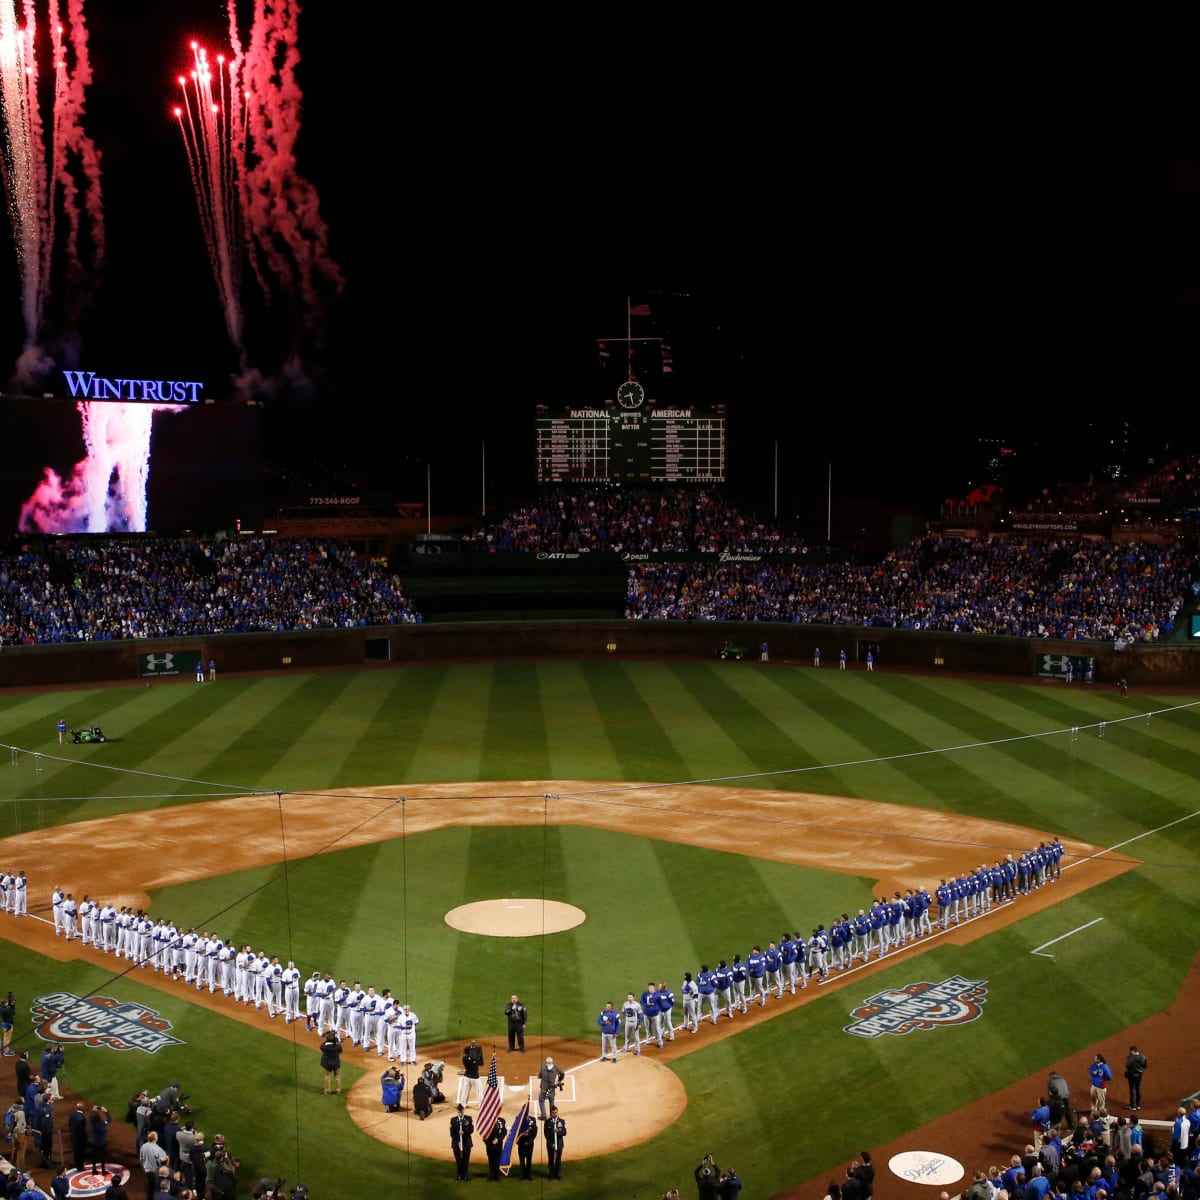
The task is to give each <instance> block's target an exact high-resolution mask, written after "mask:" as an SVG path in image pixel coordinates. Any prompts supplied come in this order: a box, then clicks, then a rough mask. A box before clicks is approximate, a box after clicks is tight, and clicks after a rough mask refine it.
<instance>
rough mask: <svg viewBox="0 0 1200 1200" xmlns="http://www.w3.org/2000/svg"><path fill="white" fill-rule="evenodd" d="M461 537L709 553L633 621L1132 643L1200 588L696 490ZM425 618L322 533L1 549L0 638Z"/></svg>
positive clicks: (1145, 561) (1078, 541)
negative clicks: (873, 538) (876, 530)
mask: <svg viewBox="0 0 1200 1200" xmlns="http://www.w3.org/2000/svg"><path fill="white" fill-rule="evenodd" d="M464 545H466V546H468V547H471V546H476V547H479V546H486V547H488V548H490V549H492V550H495V551H497V552H519V553H533V552H537V553H549V552H570V551H579V552H583V551H610V552H622V553H636V554H642V553H645V554H655V553H659V554H667V555H686V554H689V553H693V554H697V555H700V554H703V555H707V556H709V558H708V560H707V561H699V560H697V561H686V560H680V561H668V562H636V563H633V564H631V565H630V567H629V571H628V577H627V586H626V606H625V616H626V617H627V618H628V619H629V620H689V621H696V620H707V621H786V622H789V623H802V624H810V623H811V624H827V625H842V626H859V627H863V626H866V627H872V626H873V627H876V628H893V629H918V630H919V629H926V630H940V631H953V632H960V633H985V634H1002V635H1009V636H1015V637H1026V638H1034V637H1036V638H1064V639H1094V640H1101V641H1126V642H1137V641H1156V640H1158V639H1160V638H1163V637H1165V636H1168V635H1169V634H1170V633H1172V632H1173V631H1174V628H1175V622H1176V618H1177V617H1178V615H1179V613H1180V610H1181V609H1182V608H1183V606H1184V604H1185V602H1186V601H1187V599H1188V597H1189V596H1190V595H1193V594H1194V593H1195V591H1196V588H1195V587H1194V585H1193V575H1194V573H1195V571H1196V570H1197V559H1196V556H1195V555H1194V554H1193V553H1192V552H1191V551H1189V550H1187V549H1185V548H1183V547H1181V546H1180V545H1178V544H1174V543H1158V542H1148V541H1141V542H1130V543H1125V544H1119V545H1118V544H1116V543H1114V542H1109V541H1101V540H1095V539H1090V538H1084V537H1064V536H1059V537H1048V538H1029V537H1016V536H1012V535H997V536H991V537H978V538H966V539H964V538H959V537H949V536H946V535H943V534H940V533H936V532H927V533H923V534H921V535H920V536H918V537H917V538H915V539H914V540H913V541H912V542H911V543H910V544H909V545H908V546H905V547H903V548H901V549H898V550H893V551H891V552H890V553H888V554H887V555H885V556H884V557H882V558H881V559H879V560H878V561H875V562H870V563H864V562H861V561H839V560H838V558H837V556H836V555H833V554H831V553H830V552H829V551H828V549H825V550H822V551H821V552H819V553H817V552H813V551H812V550H811V549H810V548H809V547H808V546H807V545H806V544H805V543H804V542H803V540H801V539H798V538H796V537H793V536H789V535H788V534H787V533H786V532H785V531H784V530H783V529H781V528H780V527H779V526H777V525H775V524H772V523H769V522H762V521H758V520H756V519H755V518H754V517H753V516H746V515H744V514H742V513H740V512H739V511H738V509H737V508H735V507H733V506H730V505H726V504H724V503H723V502H722V501H721V500H720V498H719V497H718V496H717V495H715V494H714V493H711V492H707V491H695V492H685V491H682V490H673V491H666V492H660V493H651V492H641V491H633V492H606V491H602V490H595V491H591V492H583V493H578V494H571V493H565V492H551V493H548V494H547V495H546V496H545V497H543V498H542V499H541V500H539V501H538V502H537V503H536V504H531V505H529V506H527V507H524V508H521V509H518V510H517V511H515V512H513V513H511V514H509V515H508V516H507V517H505V518H503V519H502V520H501V521H499V522H497V523H496V524H493V525H490V526H488V527H487V528H486V529H480V530H476V531H475V532H474V533H472V534H469V535H467V536H466V538H465V539H464ZM714 554H719V555H721V556H722V557H721V558H720V559H713V558H712V557H711V556H712V555H714ZM421 620H422V617H421V614H420V613H419V612H418V611H417V609H416V608H415V606H414V605H413V604H412V602H411V601H410V600H409V599H408V597H407V596H406V595H405V594H404V589H403V585H402V582H401V580H400V578H399V576H398V575H397V574H396V573H395V571H394V570H392V569H391V568H389V567H388V566H386V565H383V564H381V563H379V562H376V561H374V560H363V559H361V558H359V557H358V556H357V555H356V554H355V553H354V551H353V550H352V549H351V548H350V547H349V546H348V545H346V544H345V543H343V542H339V541H338V540H336V539H332V538H281V539H267V538H263V537H248V538H239V539H230V540H208V539H204V538H195V539H193V538H164V537H152V538H146V539H132V538H79V539H73V540H70V541H64V542H61V543H60V542H50V543H38V544H36V545H28V544H27V545H24V546H22V547H21V548H19V549H17V550H15V551H13V552H10V553H8V554H4V555H0V645H2V644H13V643H16V644H30V645H32V644H42V643H56V642H58V643H62V642H78V641H100V640H115V639H127V638H153V637H178V636H202V635H209V634H224V633H250V632H272V631H286V630H303V629H319V628H348V627H354V626H367V625H391V624H399V623H415V622H420V621H421Z"/></svg>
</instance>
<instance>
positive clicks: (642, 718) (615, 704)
mask: <svg viewBox="0 0 1200 1200" xmlns="http://www.w3.org/2000/svg"><path fill="white" fill-rule="evenodd" d="M657 666H658V664H656V663H633V664H625V663H608V662H603V663H594V664H589V666H588V669H587V677H588V683H589V686H590V689H591V693H592V702H593V704H594V706H595V709H596V711H597V713H598V714H599V717H600V720H601V721H602V722H603V723H604V728H605V731H606V733H607V735H608V738H609V741H610V742H611V744H612V746H613V748H614V751H615V752H616V753H617V755H618V756H619V757H620V759H621V761H622V764H623V769H622V771H621V774H620V776H619V777H620V778H622V779H628V780H635V781H641V780H646V781H656V780H661V781H664V782H665V781H676V780H681V779H686V778H688V763H687V761H686V760H685V759H683V758H682V757H681V756H680V755H679V753H678V752H677V751H676V749H675V747H674V746H673V745H672V743H671V740H670V738H668V737H667V732H666V729H665V728H664V727H663V725H662V724H661V723H660V720H659V712H658V709H657V708H656V698H657V696H658V674H659V673H658V672H657V671H652V672H651V675H652V679H651V680H650V681H646V680H644V679H643V673H644V672H645V671H646V669H647V668H648V667H649V668H654V667H657ZM572 777H573V778H574V777H576V776H575V775H574V772H572Z"/></svg>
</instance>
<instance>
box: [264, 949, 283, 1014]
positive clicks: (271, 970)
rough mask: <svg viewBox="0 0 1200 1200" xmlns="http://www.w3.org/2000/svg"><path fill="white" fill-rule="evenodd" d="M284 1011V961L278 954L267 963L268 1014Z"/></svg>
mask: <svg viewBox="0 0 1200 1200" xmlns="http://www.w3.org/2000/svg"><path fill="white" fill-rule="evenodd" d="M282 1012H283V963H281V962H280V961H279V957H278V955H275V956H273V957H272V958H271V961H270V962H269V963H268V964H267V1014H268V1015H269V1016H272V1017H273V1016H274V1015H275V1014H276V1013H282Z"/></svg>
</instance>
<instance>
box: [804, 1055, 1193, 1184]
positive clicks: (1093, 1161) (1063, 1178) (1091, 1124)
mask: <svg viewBox="0 0 1200 1200" xmlns="http://www.w3.org/2000/svg"><path fill="white" fill-rule="evenodd" d="M1134 1049H1136V1048H1134ZM1097 1057H1098V1059H1099V1060H1100V1061H1103V1056H1102V1055H1101V1056H1097ZM1058 1085H1065V1081H1064V1080H1063V1078H1062V1076H1061V1075H1059V1074H1058V1072H1057V1071H1052V1072H1051V1073H1050V1078H1049V1081H1048V1084H1047V1096H1046V1097H1039V1102H1038V1106H1037V1107H1036V1108H1035V1109H1034V1110H1033V1112H1032V1117H1033V1121H1034V1130H1035V1135H1034V1141H1033V1142H1032V1143H1030V1144H1027V1145H1026V1146H1025V1149H1024V1153H1023V1154H1017V1153H1014V1154H1012V1155H1011V1156H1010V1157H1009V1159H1008V1162H1007V1164H1006V1165H1005V1166H1004V1167H1000V1166H991V1167H988V1168H987V1169H986V1170H985V1169H983V1168H977V1169H976V1170H975V1171H974V1172H973V1178H972V1181H971V1182H970V1183H969V1184H967V1185H966V1186H964V1187H963V1189H962V1190H961V1191H960V1192H958V1193H957V1196H958V1197H959V1198H960V1200H1047V1197H1050V1198H1052V1200H1057V1198H1058V1197H1064V1198H1070V1200H1075V1198H1077V1197H1084V1198H1085V1200H1196V1198H1197V1197H1200V1150H1198V1149H1197V1147H1198V1138H1200V1100H1191V1101H1189V1102H1188V1103H1187V1105H1186V1106H1183V1107H1180V1108H1179V1109H1178V1110H1177V1115H1176V1117H1175V1121H1174V1123H1173V1126H1172V1131H1171V1146H1170V1148H1169V1149H1163V1148H1161V1147H1160V1148H1159V1150H1158V1152H1155V1150H1154V1149H1153V1148H1152V1147H1151V1146H1150V1145H1148V1143H1147V1139H1146V1135H1145V1131H1144V1130H1143V1128H1142V1123H1141V1118H1140V1117H1138V1116H1136V1112H1137V1108H1138V1107H1140V1106H1131V1109H1132V1111H1133V1112H1134V1114H1135V1115H1133V1116H1131V1117H1113V1116H1111V1115H1110V1114H1109V1112H1108V1106H1107V1099H1106V1094H1107V1089H1106V1088H1097V1087H1096V1086H1095V1085H1094V1080H1093V1087H1092V1089H1091V1092H1092V1097H1093V1100H1092V1104H1091V1107H1090V1109H1085V1110H1076V1109H1075V1107H1074V1106H1073V1105H1072V1103H1071V1100H1070V1094H1069V1089H1066V1088H1065V1086H1064V1091H1065V1095H1063V1094H1058V1095H1056V1092H1055V1089H1056V1086H1058ZM1097 1096H1099V1099H1097ZM846 1174H847V1181H848V1180H849V1179H850V1177H851V1174H852V1172H851V1171H850V1170H847V1173H846ZM847 1181H843V1183H842V1184H840V1185H838V1184H830V1187H829V1190H828V1191H827V1193H826V1194H827V1197H830V1198H831V1200H854V1198H855V1197H859V1200H861V1193H859V1192H858V1191H857V1190H856V1189H855V1188H854V1187H853V1185H850V1186H849V1187H848V1186H847ZM941 1195H942V1200H950V1194H949V1193H947V1192H943V1193H942V1194H941Z"/></svg>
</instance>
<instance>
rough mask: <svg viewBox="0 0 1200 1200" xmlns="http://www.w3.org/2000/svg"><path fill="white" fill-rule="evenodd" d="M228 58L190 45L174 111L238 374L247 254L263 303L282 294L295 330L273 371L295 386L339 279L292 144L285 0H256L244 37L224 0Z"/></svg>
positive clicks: (289, 15)
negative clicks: (189, 64)
mask: <svg viewBox="0 0 1200 1200" xmlns="http://www.w3.org/2000/svg"><path fill="white" fill-rule="evenodd" d="M228 12H229V41H230V47H231V49H232V52H233V53H232V58H231V59H230V60H229V62H228V64H227V65H226V63H225V60H224V59H223V58H221V57H218V58H217V60H216V61H217V64H218V66H217V70H216V72H215V73H214V72H213V70H212V68H211V66H210V65H209V56H208V53H207V51H205V50H204V49H203V48H201V47H199V46H195V45H193V63H194V66H193V70H192V72H191V74H190V76H189V77H188V78H187V79H181V80H180V82H181V85H182V86H183V90H184V103H183V104H182V105H181V106H180V107H178V108H176V110H175V113H176V116H177V118H178V120H179V123H180V130H181V132H182V133H183V140H184V145H185V148H186V152H187V159H188V167H189V170H190V171H191V176H192V185H193V188H194V189H195V193H196V202H197V205H198V207H199V209H200V221H201V225H202V227H203V230H204V237H205V243H206V245H207V247H208V252H209V256H210V259H211V266H212V271H213V277H214V279H215V281H216V285H217V291H218V293H219V295H220V297H221V303H222V305H223V307H224V309H225V326H226V329H227V331H228V332H229V337H230V341H231V342H232V343H233V346H234V348H235V349H236V350H237V351H238V354H239V365H240V367H241V370H242V372H243V376H244V378H249V377H250V376H251V375H253V374H255V372H252V371H250V372H248V371H247V364H246V354H245V349H244V346H243V340H242V339H243V336H244V327H245V316H244V309H243V300H242V292H241V278H242V265H243V262H248V263H249V265H250V268H251V270H252V271H253V273H254V277H255V279H256V281H257V283H258V285H259V288H260V290H261V292H262V294H263V297H264V299H265V301H266V303H267V305H268V307H272V306H274V305H276V304H278V303H283V304H286V305H287V306H288V308H289V312H288V316H289V317H290V318H291V328H292V341H291V344H290V346H289V348H288V351H287V354H288V361H287V362H286V363H285V364H284V369H283V372H282V375H283V377H284V378H286V379H288V380H289V382H290V383H291V385H292V386H296V385H297V384H298V383H300V382H301V381H302V380H303V378H304V377H305V375H306V372H305V369H304V366H303V363H302V357H303V355H302V350H303V349H304V348H312V347H314V346H316V347H319V346H320V344H321V342H322V341H323V336H322V335H323V329H324V321H323V317H324V311H325V307H326V305H327V303H328V302H329V300H330V299H331V298H333V297H335V296H337V295H340V294H341V292H342V290H343V288H344V286H345V280H344V278H343V276H342V272H341V268H340V267H339V265H338V263H337V262H336V261H335V260H334V258H333V256H332V255H331V253H330V250H329V233H328V229H327V227H326V225H325V222H324V220H323V219H322V217H321V213H320V198H319V196H318V195H317V191H316V188H315V187H313V185H312V184H311V183H309V182H308V181H307V180H306V179H305V178H304V177H303V176H302V175H301V174H300V172H299V170H298V169H297V164H296V156H295V145H296V138H297V135H298V133H299V130H300V110H301V106H302V100H303V97H302V94H301V90H300V86H299V84H298V83H297V82H296V67H297V65H298V64H299V62H300V52H299V49H298V42H297V26H298V21H299V16H300V6H299V4H298V3H295V2H294V0H254V5H253V16H252V18H251V22H250V27H249V37H248V40H247V42H246V44H245V45H243V41H242V36H241V32H240V26H239V18H238V10H237V5H236V3H235V0H229V4H228Z"/></svg>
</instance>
